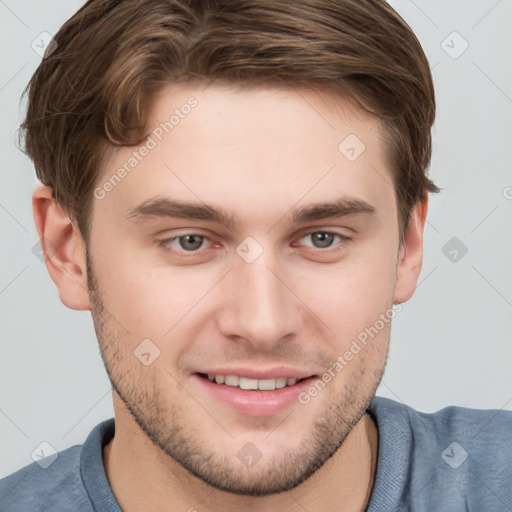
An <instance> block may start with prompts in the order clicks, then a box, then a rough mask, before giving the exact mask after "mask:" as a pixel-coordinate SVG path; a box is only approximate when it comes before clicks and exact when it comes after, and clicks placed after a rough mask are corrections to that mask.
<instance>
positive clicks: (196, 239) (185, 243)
mask: <svg viewBox="0 0 512 512" xmlns="http://www.w3.org/2000/svg"><path fill="white" fill-rule="evenodd" d="M206 240H209V238H208V237H206V236H204V235H198V234H188V235H183V236H175V237H173V238H169V239H167V240H163V241H162V244H163V245H164V247H165V248H167V250H169V251H172V250H175V251H178V252H181V251H186V252H196V251H197V250H198V249H201V248H202V246H203V243H204V242H205V241H206ZM169 246H171V247H169Z"/></svg>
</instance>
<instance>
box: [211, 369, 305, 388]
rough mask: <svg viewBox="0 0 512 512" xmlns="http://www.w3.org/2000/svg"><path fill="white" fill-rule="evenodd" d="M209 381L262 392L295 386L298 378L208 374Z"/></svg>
mask: <svg viewBox="0 0 512 512" xmlns="http://www.w3.org/2000/svg"><path fill="white" fill-rule="evenodd" d="M208 380H209V381H211V382H214V381H215V382H216V383H217V384H225V385H227V386H232V387H235V388H236V387H239V388H241V389H259V390H262V391H274V390H275V389H281V388H284V387H286V386H293V385H294V384H296V383H297V380H298V379H296V378H294V377H291V378H286V377H278V378H277V379H261V380H258V379H248V378H247V377H238V376H237V375H214V374H212V373H209V374H208Z"/></svg>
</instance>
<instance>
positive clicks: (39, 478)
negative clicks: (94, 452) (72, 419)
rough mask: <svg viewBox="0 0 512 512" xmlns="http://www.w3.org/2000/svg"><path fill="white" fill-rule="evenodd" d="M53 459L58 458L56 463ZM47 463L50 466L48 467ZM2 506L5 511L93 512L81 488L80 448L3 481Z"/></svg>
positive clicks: (58, 455)
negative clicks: (65, 511)
mask: <svg viewBox="0 0 512 512" xmlns="http://www.w3.org/2000/svg"><path fill="white" fill-rule="evenodd" d="M52 458H53V459H55V460H53V462H52V461H51V459H52ZM47 463H50V465H49V466H47V467H46V468H45V466H46V464H47ZM40 464H41V465H40ZM0 503H1V504H2V511H3V512H22V511H28V510H30V511H31V512H38V511H43V510H55V511H64V510H84V511H85V510H87V511H88V510H91V512H92V508H90V502H89V500H88V499H87V494H86V493H85V492H84V489H83V487H82V486H81V480H80V446H72V447H71V448H68V449H66V450H63V451H61V452H58V454H57V458H55V455H53V456H50V457H46V458H45V459H42V460H41V461H39V462H33V463H32V464H29V465H28V466H25V467H24V468H21V469H20V470H18V471H16V472H15V473H12V474H11V475H9V476H8V477H6V478H3V479H2V480H0ZM87 505H88V506H89V508H87Z"/></svg>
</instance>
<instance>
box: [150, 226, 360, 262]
mask: <svg viewBox="0 0 512 512" xmlns="http://www.w3.org/2000/svg"><path fill="white" fill-rule="evenodd" d="M319 233H321V234H325V235H334V236H335V237H338V238H339V242H338V245H339V244H343V243H344V242H348V241H350V240H351V238H350V237H348V236H346V235H344V234H342V233H339V232H337V231H321V230H320V231H318V230H317V231H308V232H307V233H303V234H301V236H300V238H299V240H301V239H302V238H305V237H307V236H310V235H314V234H319ZM186 236H197V237H200V238H202V239H203V241H209V242H212V239H211V238H210V237H208V236H206V235H203V234H201V233H193V232H191V233H185V234H183V235H179V236H173V237H171V238H166V239H165V240H162V241H161V242H160V244H159V245H160V246H162V248H163V250H164V251H166V252H169V253H172V254H178V255H179V256H180V257H183V258H188V257H193V256H194V255H197V254H200V253H201V248H199V249H197V250H195V251H185V250H184V249H182V250H177V249H174V248H171V246H170V242H173V241H174V240H179V239H180V238H184V237H186ZM335 246H336V244H334V245H333V246H330V247H325V248H321V247H311V246H309V247H310V248H311V249H313V250H315V249H316V250H318V251H320V252H323V253H327V252H330V251H332V250H336V247H335Z"/></svg>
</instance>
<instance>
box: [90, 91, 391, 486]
mask: <svg viewBox="0 0 512 512" xmlns="http://www.w3.org/2000/svg"><path fill="white" fill-rule="evenodd" d="M191 98H193V99H191ZM186 105H188V107H186ZM173 113H174V118H171V116H172V115H173ZM170 119H171V121H169V120H170ZM166 122H167V125H166V124H165V123H166ZM148 127H149V130H150V131H151V132H152V133H150V137H151V139H148V140H147V141H145V142H144V143H143V144H142V145H141V146H140V147H138V148H129V149H128V148H122V149H116V150H115V151H112V153H111V154H110V155H109V157H108V158H107V160H106V162H105V169H104V172H103V175H102V177H101V179H100V180H99V181H98V183H97V186H98V188H97V189H96V192H95V196H96V198H95V200H94V204H93V210H92V217H91V239H90V245H89V248H88V258H87V259H88V284H89V288H90V300H91V311H92V316H93V320H94V324H95V328H96V332H97V335H98V339H99V343H100V348H101V352H102V356H103V358H104V362H105V366H106V368H107V371H108V374H109V377H110V379H111V381H112V384H113V387H114V389H115V391H116V393H117V394H118V395H119V397H120V398H121V399H122V402H121V401H119V403H122V406H123V407H124V408H126V410H127V411H129V413H130V414H131V415H132V417H133V418H134V419H135V421H136V422H137V423H138V425H139V426H140V428H141V429H142V430H143V432H145V434H146V435H147V436H148V438H149V439H151V441H152V442H153V443H154V445H155V446H157V447H158V448H159V449H160V450H161V452H162V453H163V454H167V455H168V456H169V457H170V458H171V459H168V460H172V461H174V462H173V463H175V462H177V463H179V464H181V465H182V466H183V467H185V468H186V469H188V470H189V471H190V472H192V473H193V474H194V475H196V476H197V477H199V478H200V479H202V480H203V481H204V482H207V483H208V484H210V485H212V486H214V487H215V488H218V489H222V490H225V491H229V492H231V493H236V494H248V495H254V496H264V495H268V494H271V493H276V492H282V491H286V490H290V489H292V488H294V487H296V486H297V485H299V484H300V483H301V482H302V481H304V480H305V479H307V478H308V477H309V476H311V475H312V474H313V473H314V472H315V470H316V469H318V468H319V467H320V466H322V465H323V464H324V463H325V462H326V461H327V459H328V458H329V457H330V456H331V455H332V454H334V452H335V451H336V450H337V449H338V448H339V447H340V446H341V444H342V443H343V441H344V440H345V438H346V436H347V435H348V433H349V432H350V431H351V429H352V428H353V426H354V425H355V424H356V423H357V422H358V421H359V420H360V419H361V417H362V416H363V415H364V413H365V409H366V408H367V406H368V404H369V402H370V400H371V399H372V398H373V396H374V394H375V391H376V389H377V386H378V384H379V381H380V378H381V376H382V373H383V370H384V366H385V362H386V357H387V351H388V341H389V333H390V322H389V318H390V317H391V316H392V315H393V312H392V310H391V308H392V305H393V302H394V299H396V295H395V291H396V289H395V285H396V281H397V264H398V258H399V231H398V222H397V208H396V197H395V192H394V190H393V187H392V186H391V185H390V183H391V182H392V177H391V171H390V169H388V168H387V167H386V164H385V155H384V147H383V144H382V142H381V127H380V124H379V123H377V122H376V120H375V119H373V118H371V117H370V116H369V115H367V114H364V113H362V112H360V111H356V110H354V109H353V108H352V107H351V106H350V105H349V104H348V103H347V102H346V101H345V100H343V99H341V98H335V97H331V96H327V95H319V94H318V93H313V92H312V91H310V90H293V89H290V90H284V89H252V90H243V91H242V90H238V89H233V88H227V87H226V88H222V87H213V86H210V87H208V88H204V87H197V88H196V87H192V86H187V87H186V86H180V87H177V86H174V87H172V88H168V89H166V90H164V91H163V92H162V93H161V94H159V95H158V96H157V97H156V99H155V101H154V103H153V104H152V109H151V113H150V116H149V119H148ZM347 137H349V138H348V139H347ZM356 137H357V138H356ZM362 144H364V148H363V146H362ZM144 146H145V147H146V150H144V149H143V147H144ZM362 149H364V150H363V151H362ZM130 159H131V160H130ZM119 169H124V170H125V172H124V173H123V172H121V171H119ZM114 175H116V176H117V178H114V177H113V176H114ZM107 183H110V185H109V184H107ZM383 319H384V320H383ZM379 320H380V321H379ZM365 329H366V331H365ZM376 331H377V332H376ZM365 332H366V342H365V343H363V341H362V340H363V339H364V338H365V336H364V334H362V333H365ZM368 332H372V334H373V335H372V336H369V335H368ZM354 343H355V344H354ZM356 347H358V348H359V350H358V349H357V348H356ZM350 354H352V356H350ZM337 363H338V364H337ZM208 374H217V375H226V374H228V375H236V376H242V377H244V376H245V377H246V378H248V379H249V380H244V379H242V381H241V383H243V385H244V386H245V384H247V385H248V386H249V387H250V386H252V385H254V381H253V380H252V379H251V378H255V377H260V381H261V380H264V381H267V382H266V384H269V386H270V387H272V385H273V384H272V381H271V379H272V377H274V378H275V377H277V378H278V380H277V383H278V385H282V383H283V380H282V379H283V378H284V377H288V378H292V377H293V376H296V377H299V378H304V379H305V380H302V381H300V382H298V383H297V384H295V385H291V386H289V387H286V388H281V389H276V390H273V391H272V390H261V391H256V390H242V389H239V388H236V387H231V386H229V385H226V384H221V383H219V384H218V383H216V382H211V381H210V380H208V378H205V376H206V375H208ZM329 375H330V376H331V378H329V377H328V376H329ZM326 376H327V377H326ZM230 382H231V380H230ZM236 382H237V381H236V379H235V380H234V381H233V382H232V383H236ZM291 382H293V381H291ZM319 382H320V384H319ZM239 383H240V382H239ZM256 385H259V386H264V385H265V382H264V383H263V384H262V383H261V382H257V383H256ZM315 389H316V391H315Z"/></svg>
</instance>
